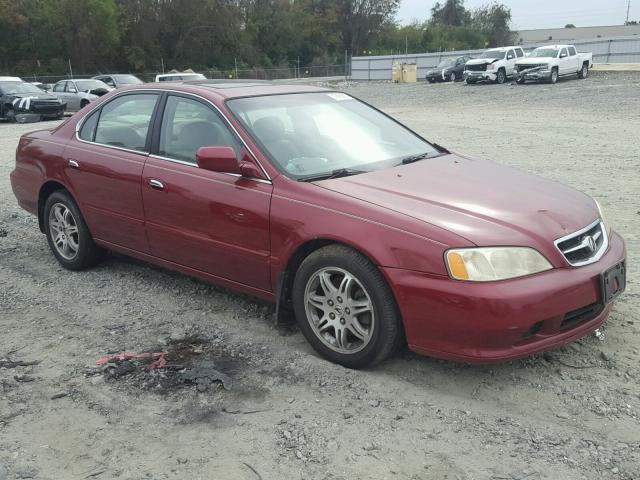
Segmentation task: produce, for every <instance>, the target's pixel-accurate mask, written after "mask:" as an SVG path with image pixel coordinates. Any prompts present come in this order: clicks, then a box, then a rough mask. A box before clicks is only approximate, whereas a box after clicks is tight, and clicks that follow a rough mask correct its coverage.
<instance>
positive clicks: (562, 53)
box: [560, 48, 567, 58]
mask: <svg viewBox="0 0 640 480" xmlns="http://www.w3.org/2000/svg"><path fill="white" fill-rule="evenodd" d="M566 56H567V49H566V48H563V49H562V50H561V51H560V58H564V57H566Z"/></svg>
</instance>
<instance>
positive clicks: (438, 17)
mask: <svg viewBox="0 0 640 480" xmlns="http://www.w3.org/2000/svg"><path fill="white" fill-rule="evenodd" d="M469 19H470V16H469V12H468V11H467V9H466V8H464V0H446V1H445V2H444V4H440V2H436V4H435V5H434V6H433V8H432V9H431V23H432V24H433V25H450V26H455V27H459V26H462V25H465V24H466V23H468V22H469Z"/></svg>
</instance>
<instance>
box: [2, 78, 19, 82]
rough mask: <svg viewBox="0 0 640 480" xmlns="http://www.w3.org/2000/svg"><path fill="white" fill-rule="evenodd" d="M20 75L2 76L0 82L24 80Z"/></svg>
mask: <svg viewBox="0 0 640 480" xmlns="http://www.w3.org/2000/svg"><path fill="white" fill-rule="evenodd" d="M22 81H23V80H22V79H21V78H20V77H0V82H22Z"/></svg>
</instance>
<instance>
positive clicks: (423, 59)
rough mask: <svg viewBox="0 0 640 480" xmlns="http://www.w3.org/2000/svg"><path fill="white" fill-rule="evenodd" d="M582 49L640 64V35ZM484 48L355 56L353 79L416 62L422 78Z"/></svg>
mask: <svg viewBox="0 0 640 480" xmlns="http://www.w3.org/2000/svg"><path fill="white" fill-rule="evenodd" d="M574 44H575V45H576V47H577V49H578V51H580V52H592V53H593V61H594V63H640V38H638V37H636V36H633V37H610V38H594V39H591V40H580V41H576V42H574ZM541 45H549V42H545V43H543V44H539V45H528V46H527V47H524V50H525V51H530V50H533V49H534V48H535V47H538V46H541ZM483 51H484V50H458V51H451V52H433V53H419V54H410V55H383V56H371V57H353V59H352V79H353V80H391V69H392V66H393V64H394V63H415V64H416V66H417V70H418V79H419V80H420V79H424V77H425V75H426V74H427V70H429V69H431V68H433V67H435V66H437V65H438V64H439V63H440V62H441V61H442V60H445V59H447V58H452V57H459V56H461V55H470V56H476V55H480V54H481V53H482V52H483Z"/></svg>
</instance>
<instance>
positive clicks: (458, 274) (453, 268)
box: [447, 252, 469, 280]
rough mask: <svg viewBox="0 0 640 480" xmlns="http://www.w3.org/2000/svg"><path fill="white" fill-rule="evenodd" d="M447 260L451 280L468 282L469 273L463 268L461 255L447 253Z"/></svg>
mask: <svg viewBox="0 0 640 480" xmlns="http://www.w3.org/2000/svg"><path fill="white" fill-rule="evenodd" d="M447 260H448V261H449V271H450V272H451V276H452V277H453V278H456V279H458V280H469V273H468V272H467V267H465V266H464V260H463V259H462V255H460V254H459V253H456V252H449V253H448V254H447Z"/></svg>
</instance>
